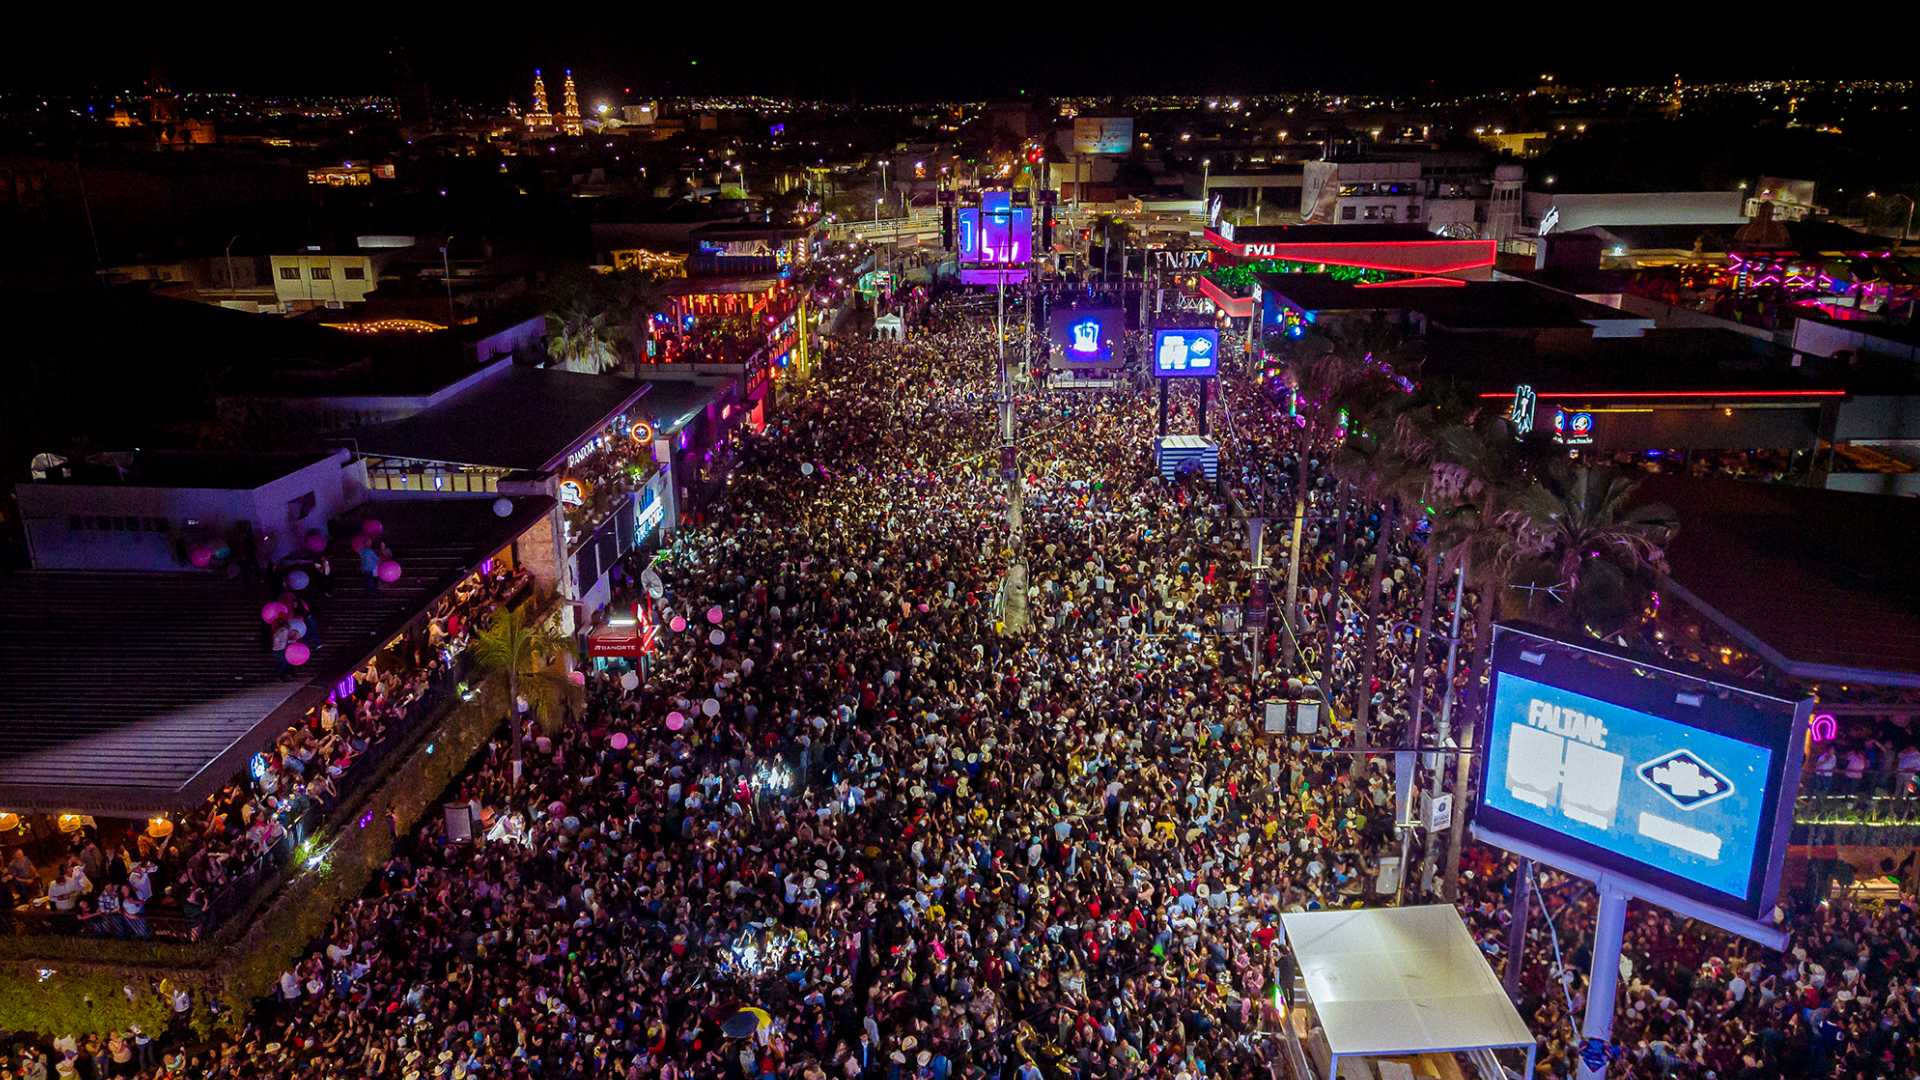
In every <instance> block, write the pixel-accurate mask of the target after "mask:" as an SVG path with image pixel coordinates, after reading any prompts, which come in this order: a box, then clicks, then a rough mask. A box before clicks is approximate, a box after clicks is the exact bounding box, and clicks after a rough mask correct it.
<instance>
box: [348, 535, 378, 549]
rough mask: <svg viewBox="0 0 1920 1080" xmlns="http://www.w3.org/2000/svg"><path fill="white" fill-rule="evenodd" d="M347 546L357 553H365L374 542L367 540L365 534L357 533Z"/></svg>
mask: <svg viewBox="0 0 1920 1080" xmlns="http://www.w3.org/2000/svg"><path fill="white" fill-rule="evenodd" d="M347 546H348V547H351V548H352V549H353V550H355V551H365V550H367V549H368V548H369V547H372V546H373V541H371V540H369V539H367V536H366V534H365V533H355V534H354V535H353V539H351V540H349V541H347Z"/></svg>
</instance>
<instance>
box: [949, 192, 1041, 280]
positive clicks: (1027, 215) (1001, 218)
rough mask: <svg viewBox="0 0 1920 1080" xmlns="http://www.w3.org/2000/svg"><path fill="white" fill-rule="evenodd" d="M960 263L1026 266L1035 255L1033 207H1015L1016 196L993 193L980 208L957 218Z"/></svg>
mask: <svg viewBox="0 0 1920 1080" xmlns="http://www.w3.org/2000/svg"><path fill="white" fill-rule="evenodd" d="M954 225H955V231H956V232H957V233H958V234H959V235H958V236H957V237H956V239H957V241H958V247H959V249H960V262H961V263H962V264H963V265H964V264H967V263H976V264H978V263H988V264H992V263H1024V262H1026V261H1027V259H1028V257H1029V256H1031V255H1032V253H1033V208H1032V207H1030V206H1015V205H1013V193H1012V192H1007V191H989V192H986V193H984V194H982V195H981V196H980V205H979V206H978V207H972V206H967V207H962V208H961V209H960V212H959V213H958V214H956V215H955V223H954Z"/></svg>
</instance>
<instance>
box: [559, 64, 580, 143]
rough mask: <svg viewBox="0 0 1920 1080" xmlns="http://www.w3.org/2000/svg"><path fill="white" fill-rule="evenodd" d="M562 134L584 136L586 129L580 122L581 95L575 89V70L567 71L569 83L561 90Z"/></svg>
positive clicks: (569, 69)
mask: <svg viewBox="0 0 1920 1080" xmlns="http://www.w3.org/2000/svg"><path fill="white" fill-rule="evenodd" d="M560 94H561V98H560V133H561V134H563V135H582V134H585V133H586V127H585V126H584V125H583V124H582V123H581V121H580V94H579V93H578V92H577V91H576V90H574V88H573V69H572V68H568V69H567V81H566V83H565V84H563V85H562V87H561V90H560Z"/></svg>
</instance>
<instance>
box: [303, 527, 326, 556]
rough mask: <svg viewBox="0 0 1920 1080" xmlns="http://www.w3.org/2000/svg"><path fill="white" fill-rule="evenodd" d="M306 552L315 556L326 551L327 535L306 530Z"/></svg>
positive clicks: (317, 531)
mask: <svg viewBox="0 0 1920 1080" xmlns="http://www.w3.org/2000/svg"><path fill="white" fill-rule="evenodd" d="M307 550H308V551H311V552H313V553H314V554H315V555H318V554H320V553H321V552H323V551H325V550H327V534H326V533H324V532H321V531H320V530H319V529H308V530H307Z"/></svg>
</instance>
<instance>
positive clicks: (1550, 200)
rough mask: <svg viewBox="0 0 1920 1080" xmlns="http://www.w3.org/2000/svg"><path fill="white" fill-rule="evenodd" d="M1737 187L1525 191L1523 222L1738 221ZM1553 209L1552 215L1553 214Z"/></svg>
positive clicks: (1563, 225)
mask: <svg viewBox="0 0 1920 1080" xmlns="http://www.w3.org/2000/svg"><path fill="white" fill-rule="evenodd" d="M1740 199H1741V193H1740V192H1738V191H1650V192H1644V193H1642V192H1634V193H1627V194H1617V195H1613V194H1609V195H1569V194H1556V193H1553V192H1540V191H1529V192H1527V194H1526V202H1525V207H1526V217H1527V220H1528V221H1537V222H1541V223H1543V224H1544V223H1545V222H1547V221H1548V220H1549V219H1551V220H1552V222H1553V224H1552V227H1551V228H1549V229H1547V230H1546V232H1549V233H1554V232H1572V231H1573V230H1575V229H1585V228H1588V227H1590V226H1594V225H1740V224H1744V223H1745V222H1746V220H1747V218H1746V215H1745V213H1744V212H1743V211H1742V208H1741V204H1740ZM1556 212H1557V216H1556Z"/></svg>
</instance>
